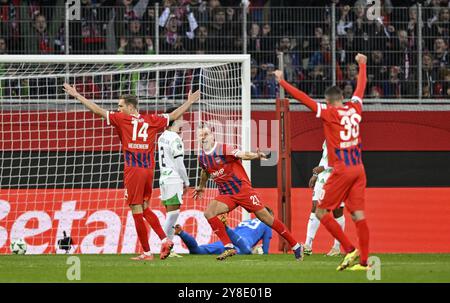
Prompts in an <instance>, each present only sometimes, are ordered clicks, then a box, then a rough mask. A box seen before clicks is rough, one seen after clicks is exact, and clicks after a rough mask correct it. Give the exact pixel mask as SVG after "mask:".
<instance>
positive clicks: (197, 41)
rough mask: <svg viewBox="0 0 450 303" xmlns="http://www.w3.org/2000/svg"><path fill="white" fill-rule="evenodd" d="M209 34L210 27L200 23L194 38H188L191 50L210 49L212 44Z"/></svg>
mask: <svg viewBox="0 0 450 303" xmlns="http://www.w3.org/2000/svg"><path fill="white" fill-rule="evenodd" d="M208 36H209V35H208V27H206V26H205V25H200V26H199V27H198V28H197V30H196V32H195V37H194V39H187V43H188V49H189V51H191V52H196V51H198V50H202V51H205V52H204V53H206V52H207V50H210V48H211V45H210V43H209V37H208Z"/></svg>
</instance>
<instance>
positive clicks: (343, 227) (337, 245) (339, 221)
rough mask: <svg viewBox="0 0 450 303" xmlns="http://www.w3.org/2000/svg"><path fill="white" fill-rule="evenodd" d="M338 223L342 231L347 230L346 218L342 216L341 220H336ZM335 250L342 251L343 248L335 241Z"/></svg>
mask: <svg viewBox="0 0 450 303" xmlns="http://www.w3.org/2000/svg"><path fill="white" fill-rule="evenodd" d="M336 221H337V223H339V225H340V226H341V228H342V230H344V229H345V216H344V215H342V216H340V217H339V218H336ZM333 247H334V248H336V249H340V248H341V243H339V241H338V240H336V239H334V245H333Z"/></svg>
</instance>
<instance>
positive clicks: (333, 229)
mask: <svg viewBox="0 0 450 303" xmlns="http://www.w3.org/2000/svg"><path fill="white" fill-rule="evenodd" d="M320 223H322V224H323V225H324V226H325V227H326V229H327V230H328V231H329V233H330V234H332V235H333V237H334V238H336V239H337V240H338V241H339V242H340V243H341V244H342V247H343V248H344V250H345V252H347V253H349V252H352V251H353V250H354V249H355V247H354V246H353V245H352V243H351V242H350V240H349V239H348V238H347V236H346V235H345V234H344V232H343V231H342V228H341V226H340V225H339V223H337V222H336V220H335V219H334V218H333V216H332V215H331V213H328V214H326V215H325V216H323V217H322V219H321V220H320Z"/></svg>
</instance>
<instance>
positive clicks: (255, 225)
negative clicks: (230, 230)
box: [234, 219, 272, 254]
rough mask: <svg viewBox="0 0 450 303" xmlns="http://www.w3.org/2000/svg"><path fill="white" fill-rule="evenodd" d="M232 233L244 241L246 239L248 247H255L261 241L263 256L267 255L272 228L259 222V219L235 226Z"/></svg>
mask: <svg viewBox="0 0 450 303" xmlns="http://www.w3.org/2000/svg"><path fill="white" fill-rule="evenodd" d="M234 232H235V233H236V234H238V235H239V236H241V237H242V238H244V239H247V241H248V243H249V245H250V247H253V246H255V245H256V244H257V243H258V242H259V241H261V240H262V245H263V247H262V248H263V250H264V253H265V254H268V253H269V245H270V240H271V239H272V228H270V227H269V226H267V225H266V224H264V223H263V222H261V221H260V220H259V219H251V220H245V221H242V222H241V223H239V224H238V226H236V228H235V229H234Z"/></svg>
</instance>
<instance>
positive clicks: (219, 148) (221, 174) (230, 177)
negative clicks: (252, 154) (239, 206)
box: [199, 142, 251, 195]
mask: <svg viewBox="0 0 450 303" xmlns="http://www.w3.org/2000/svg"><path fill="white" fill-rule="evenodd" d="M237 152H239V150H238V149H231V148H228V147H227V145H225V144H219V143H217V142H216V143H215V144H214V147H213V148H212V149H211V150H210V151H204V150H202V152H201V153H200V156H199V162H200V166H201V167H202V168H203V169H204V170H206V171H207V172H208V174H209V175H210V176H211V177H212V178H213V180H214V182H215V183H216V184H217V187H218V188H219V192H220V194H224V195H234V194H237V193H239V192H240V191H241V188H242V185H243V184H244V185H250V186H251V182H250V180H249V178H248V176H247V173H246V172H245V169H244V167H243V166H242V160H241V159H239V158H237V157H236V156H235V155H236V153H237Z"/></svg>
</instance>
